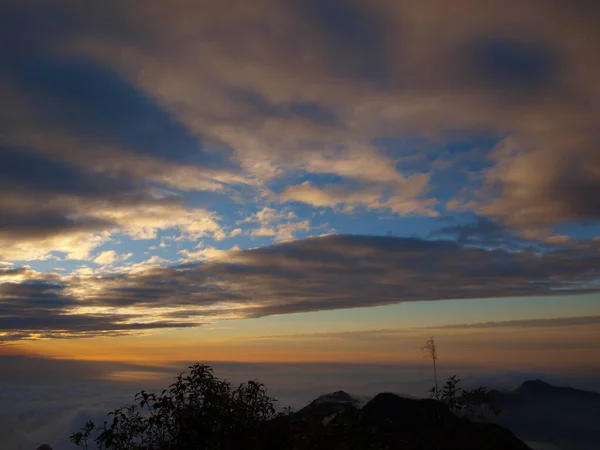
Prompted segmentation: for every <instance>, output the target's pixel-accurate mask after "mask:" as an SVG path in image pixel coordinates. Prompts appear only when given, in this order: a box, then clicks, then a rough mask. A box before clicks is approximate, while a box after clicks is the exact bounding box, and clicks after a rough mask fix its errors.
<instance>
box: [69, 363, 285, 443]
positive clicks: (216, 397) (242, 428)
mask: <svg viewBox="0 0 600 450" xmlns="http://www.w3.org/2000/svg"><path fill="white" fill-rule="evenodd" d="M189 369H190V371H189V373H187V374H186V373H185V372H184V373H181V374H180V375H179V376H178V377H177V379H176V381H175V382H174V383H173V384H172V385H171V386H170V387H169V388H168V389H166V390H164V391H162V393H161V394H160V395H156V394H152V393H147V392H146V391H141V392H140V393H138V394H137V395H136V396H135V401H134V403H133V404H132V405H130V406H126V407H123V408H118V409H116V410H115V411H113V412H112V413H110V414H109V421H107V422H104V425H103V426H96V425H95V424H94V423H93V422H88V423H87V424H86V425H85V426H84V427H83V429H82V430H81V431H80V432H78V433H75V434H73V435H72V436H71V442H73V443H74V444H76V445H77V446H79V447H80V448H82V449H84V450H87V449H88V448H89V442H90V440H92V442H94V443H95V444H96V445H97V446H98V448H99V449H100V450H190V449H206V450H224V449H229V448H235V443H239V442H240V441H245V445H244V447H245V448H252V444H253V443H252V442H251V441H252V439H253V438H256V436H257V433H256V431H257V430H258V429H259V428H260V427H261V426H262V425H264V424H265V423H266V422H267V421H268V420H270V419H272V418H274V417H276V416H277V414H276V413H275V407H274V401H275V400H274V399H273V398H271V397H269V396H267V394H266V390H265V388H264V386H263V385H262V384H260V383H258V382H257V381H249V382H247V383H243V384H241V385H239V386H238V387H233V386H232V385H231V384H230V383H229V382H228V381H226V380H219V379H218V378H216V377H215V376H214V375H213V373H212V369H211V368H210V367H208V366H204V365H200V364H195V365H193V366H190V367H189ZM110 419H112V420H110ZM256 448H258V447H256Z"/></svg>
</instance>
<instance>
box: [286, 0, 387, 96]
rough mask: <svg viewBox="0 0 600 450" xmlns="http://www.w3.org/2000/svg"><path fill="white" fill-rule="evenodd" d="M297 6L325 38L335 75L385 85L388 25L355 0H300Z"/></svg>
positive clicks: (330, 65)
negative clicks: (386, 26) (386, 33)
mask: <svg viewBox="0 0 600 450" xmlns="http://www.w3.org/2000/svg"><path fill="white" fill-rule="evenodd" d="M297 4H298V5H299V7H298V9H299V11H300V12H301V13H303V16H304V17H306V18H307V20H308V21H309V24H310V25H312V27H311V28H314V29H315V30H316V32H317V33H320V34H321V36H322V37H323V41H324V48H325V52H326V55H327V59H328V61H329V67H330V70H331V72H332V73H333V75H334V76H340V77H350V78H356V79H358V80H360V81H366V82H369V83H374V84H376V85H385V83H386V82H387V81H388V76H389V73H388V67H387V55H386V37H385V24H384V22H383V20H382V18H380V17H378V15H377V14H376V13H375V12H374V11H373V10H371V9H369V8H368V7H367V6H366V5H363V4H362V3H361V2H355V1H341V0H308V1H303V0H299V1H298V2H297Z"/></svg>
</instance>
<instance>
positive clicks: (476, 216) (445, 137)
mask: <svg viewBox="0 0 600 450" xmlns="http://www.w3.org/2000/svg"><path fill="white" fill-rule="evenodd" d="M1 3H2V4H1V6H0V55H1V60H0V99H1V104H0V105H1V106H0V355H1V356H0V361H1V360H2V358H8V359H7V361H9V360H11V361H13V362H14V361H20V363H19V364H21V363H23V361H26V360H27V358H35V360H36V361H46V362H48V361H57V360H60V361H64V360H81V361H88V362H94V363H107V364H108V363H111V364H112V363H114V364H113V365H112V366H110V367H112V369H106V371H103V372H102V377H104V378H105V379H107V380H119V379H127V380H131V379H136V377H139V379H144V378H145V377H147V376H148V373H152V370H153V369H152V367H160V366H161V365H164V364H171V365H173V367H174V366H175V365H176V364H177V363H178V362H188V361H221V362H244V363H260V362H268V363H284V362H285V363H345V364H386V365H390V364H391V365H401V364H407V365H411V364H412V365H415V364H417V365H418V364H424V361H423V359H422V354H421V352H420V347H421V345H422V344H423V342H424V341H425V339H427V338H428V337H429V336H435V338H436V340H437V342H438V345H439V347H440V363H441V362H442V361H443V363H444V364H447V365H448V366H452V367H465V368H466V367H469V368H472V367H479V368H481V370H515V371H537V372H548V373H566V372H568V373H573V374H576V375H578V376H593V375H598V374H600V150H599V149H598V142H600V129H599V128H598V123H600V83H599V82H598V80H599V79H600V58H599V57H598V55H600V28H599V27H598V21H597V17H598V14H600V3H598V2H594V1H584V0H577V1H574V0H564V1H563V0H528V1H516V0H515V1H506V0H498V1H491V0H490V1H483V2H482V1H481V0H478V1H474V0H473V1H472V0H455V1H451V2H450V1H448V0H427V1H424V0H406V1H396V0H389V1H388V0H346V1H341V0H252V1H246V0H239V1H220V2H217V1H204V0H199V1H191V0H189V1H188V0H171V1H168V2H167V1H159V0H156V1H154V0H147V1H123V0H103V1H101V2H100V1H90V2H81V1H76V0H54V1H51V2H48V1H43V0H9V1H3V2H1ZM483 3H484V4H485V8H481V7H480V5H481V4H483ZM15 358H17V359H15ZM15 364H16V363H15ZM136 365H139V367H137V366H136ZM5 367H8V365H6V366H5ZM15 367H16V366H15ZM23 367H25V366H23ZM27 367H29V366H27ZM65 367H71V366H65ZM103 367H109V366H103ZM169 367H170V366H169ZM2 370H7V369H1V370H0V372H2ZM11 370H13V371H12V372H10V373H9V374H8V375H3V374H2V373H0V379H2V377H4V376H6V377H9V378H10V377H13V378H11V379H13V380H14V379H18V377H19V376H20V375H19V373H24V372H25V371H26V369H22V370H20V371H19V370H17V369H14V367H13V369H11ZM61 370H62V369H61ZM69 370H71V369H68V368H67V369H64V373H65V374H66V373H67V372H68V371H69ZM469 370H471V369H469ZM173 372H175V370H173Z"/></svg>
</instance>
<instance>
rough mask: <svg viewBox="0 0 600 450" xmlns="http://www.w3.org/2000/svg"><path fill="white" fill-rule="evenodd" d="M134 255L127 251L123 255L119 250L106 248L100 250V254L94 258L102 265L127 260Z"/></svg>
mask: <svg viewBox="0 0 600 450" xmlns="http://www.w3.org/2000/svg"><path fill="white" fill-rule="evenodd" d="M132 256H133V254H132V253H126V254H123V255H117V252H115V251H114V250H106V251H103V252H100V253H99V254H98V256H96V257H95V258H94V262H95V263H96V264H99V265H101V266H107V265H111V264H114V263H116V262H120V261H125V260H127V259H129V258H131V257H132Z"/></svg>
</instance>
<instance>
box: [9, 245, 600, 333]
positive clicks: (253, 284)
mask: <svg viewBox="0 0 600 450" xmlns="http://www.w3.org/2000/svg"><path fill="white" fill-rule="evenodd" d="M210 256H213V258H210ZM184 258H186V261H188V262H185V263H183V264H180V265H157V263H158V262H160V261H154V262H152V261H149V262H148V263H147V264H143V265H140V266H139V267H138V268H137V269H136V270H133V266H132V267H130V268H128V267H127V266H125V267H124V269H123V270H121V271H113V273H110V274H105V275H85V274H82V275H80V276H72V275H71V276H69V275H56V274H52V275H49V274H42V273H38V272H35V271H31V270H28V269H16V268H14V269H12V268H8V269H2V273H3V274H4V275H3V276H4V279H5V280H6V281H5V282H4V284H1V285H0V289H1V290H2V299H3V300H2V308H3V311H4V318H3V324H4V327H3V330H4V332H3V334H4V339H5V340H7V339H8V340H11V339H19V338H22V337H33V338H35V337H44V336H45V337H50V336H52V337H61V336H69V337H70V336H86V335H99V334H102V333H106V332H111V333H112V332H123V333H132V332H136V331H139V330H150V329H153V328H165V327H187V326H194V325H197V324H199V323H202V322H205V321H210V320H215V319H228V318H248V317H262V316H269V315H275V314H289V313H297V312H308V311H322V310H332V309H343V308H357V307H368V306H377V305H386V304H393V303H400V302H410V301H425V300H430V301H431V300H444V299H465V298H474V299H476V298H490V297H520V296H543V295H565V294H571V295H572V294H578V293H590V292H597V290H598V283H597V281H598V277H599V274H598V271H597V270H595V269H594V267H596V266H598V264H599V263H600V251H599V250H598V247H597V244H594V245H591V244H588V245H587V246H584V247H582V249H580V248H568V247H567V248H564V247H560V248H558V249H556V250H552V249H543V251H537V250H535V249H534V248H530V249H526V250H523V249H521V250H518V251H509V250H505V249H494V250H486V249H481V248H477V247H473V246H470V245H467V246H463V245H461V244H459V243H457V242H454V241H443V240H424V239H418V238H394V237H380V236H360V235H327V236H322V237H318V238H308V239H301V240H295V241H291V242H285V243H280V244H276V245H271V246H266V247H259V248H254V249H249V250H239V249H232V250H231V251H228V252H222V251H218V250H215V249H211V248H206V249H203V250H199V251H198V254H194V253H190V254H184ZM198 259H201V260H200V261H198ZM38 335H39V336H38Z"/></svg>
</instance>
